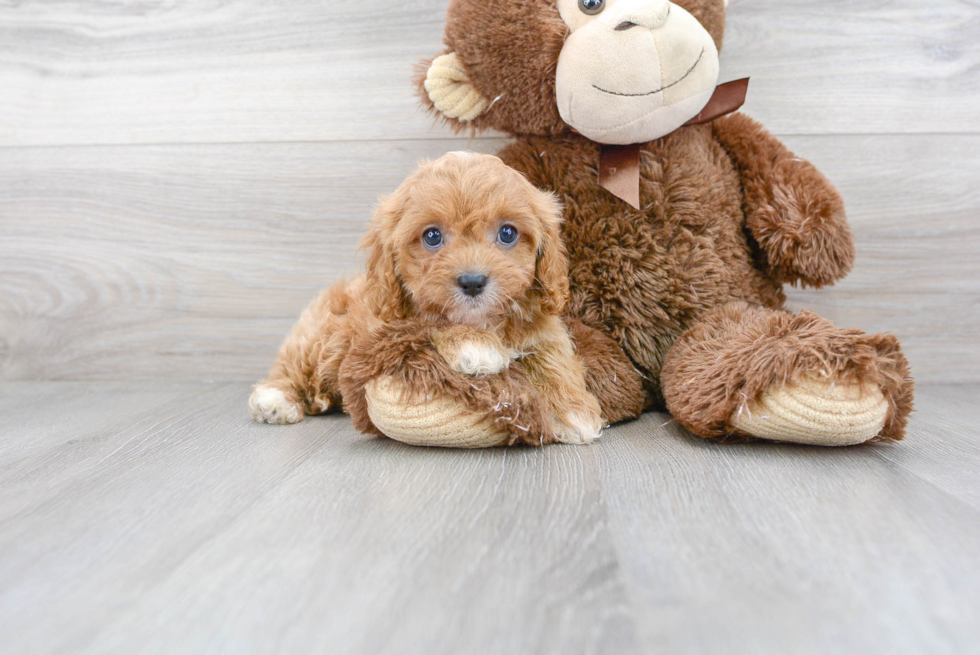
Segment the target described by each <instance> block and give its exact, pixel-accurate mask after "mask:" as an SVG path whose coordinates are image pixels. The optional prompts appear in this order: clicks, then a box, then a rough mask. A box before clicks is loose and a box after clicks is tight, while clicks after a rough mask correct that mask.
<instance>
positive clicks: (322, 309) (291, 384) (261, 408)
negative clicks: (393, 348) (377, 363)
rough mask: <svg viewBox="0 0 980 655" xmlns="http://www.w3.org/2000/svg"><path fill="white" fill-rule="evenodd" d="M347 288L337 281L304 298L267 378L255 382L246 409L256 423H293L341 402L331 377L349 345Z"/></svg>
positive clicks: (330, 408)
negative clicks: (315, 295)
mask: <svg viewBox="0 0 980 655" xmlns="http://www.w3.org/2000/svg"><path fill="white" fill-rule="evenodd" d="M349 302H350V297H349V295H348V287H347V285H346V284H345V283H338V284H336V285H334V286H332V287H330V288H328V289H325V290H324V291H323V292H321V293H320V296H319V297H318V298H317V299H316V300H314V301H313V302H312V303H310V306H309V307H307V309H306V311H305V312H303V315H302V316H301V317H300V319H299V321H298V322H297V323H296V325H295V326H294V327H293V330H292V332H291V333H290V334H289V336H288V337H286V340H285V341H284V342H283V344H282V346H281V347H280V349H279V354H278V356H277V358H276V363H275V364H274V365H273V367H272V371H271V372H270V373H269V377H268V379H266V380H264V381H262V382H260V383H259V384H257V385H256V386H255V389H254V391H253V392H252V395H251V397H250V398H249V402H248V407H249V412H250V413H251V415H252V418H254V419H255V420H256V421H259V422H260V423H274V424H289V423H299V422H300V421H302V420H303V417H304V416H306V415H310V416H313V415H315V414H324V413H326V412H329V411H331V410H339V409H340V407H341V399H340V386H339V383H338V380H337V376H338V373H339V371H340V364H341V362H342V361H343V358H344V356H345V355H346V354H347V351H348V350H349V348H350V321H349V317H348V315H347V308H348V304H349Z"/></svg>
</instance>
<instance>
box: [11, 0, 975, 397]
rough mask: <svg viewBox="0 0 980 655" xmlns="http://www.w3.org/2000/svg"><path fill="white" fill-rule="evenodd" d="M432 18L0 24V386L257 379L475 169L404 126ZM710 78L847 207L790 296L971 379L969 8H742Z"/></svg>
mask: <svg viewBox="0 0 980 655" xmlns="http://www.w3.org/2000/svg"><path fill="white" fill-rule="evenodd" d="M445 5H446V0H416V1H414V2H403V1H398V0H359V1H358V2H343V3H336V2H327V1H324V0H289V1H287V0H267V1H264V2H262V1H259V0H194V1H193V2H192V1H191V0H125V1H120V0H56V1H54V0H21V1H18V2H0V379H8V380H33V379H68V380H107V379H133V378H137V379H139V378H143V379H145V378H175V379H176V378H206V379H254V378H258V377H260V376H261V375H262V374H263V373H264V371H265V369H266V367H267V366H268V364H269V363H270V362H271V359H272V357H273V354H274V350H275V348H276V346H277V344H278V342H279V340H280V339H281V338H282V337H283V336H284V334H285V333H286V331H287V330H288V329H289V327H290V325H291V323H292V321H293V320H294V317H295V316H296V315H297V314H298V312H299V311H300V310H301V309H302V308H303V306H304V305H305V303H306V302H307V301H308V300H309V299H310V298H311V297H312V296H313V294H314V293H315V292H316V290H317V289H318V288H320V287H321V286H323V285H325V284H327V283H329V282H330V281H331V280H333V279H334V278H336V277H337V276H340V275H344V274H350V273H352V272H354V271H356V269H357V266H358V261H359V260H358V257H357V256H356V255H355V253H354V250H355V247H356V244H357V242H358V239H359V238H360V236H361V234H362V232H363V228H364V225H365V222H366V221H367V220H368V218H369V216H370V213H371V208H372V205H373V203H374V201H375V199H376V197H377V196H378V194H380V193H384V192H387V191H390V190H391V189H393V188H394V187H395V186H397V184H398V183H399V181H400V180H401V178H402V177H403V176H404V175H406V174H407V173H408V172H409V171H410V170H411V169H412V167H413V166H414V163H415V162H416V160H418V159H419V158H422V157H432V156H438V155H440V154H442V153H443V152H446V151H448V150H455V149H460V148H473V149H479V150H482V151H487V152H493V151H495V150H496V149H498V148H499V147H500V145H501V144H502V142H503V140H502V139H500V138H499V137H497V136H494V135H488V137H487V138H481V139H477V140H474V141H470V140H467V139H459V138H455V137H453V135H452V134H451V133H450V132H449V131H448V130H446V129H445V128H443V127H441V126H438V125H436V124H435V123H434V122H433V120H432V119H431V118H429V117H427V116H426V115H424V114H423V113H422V112H421V111H420V110H419V109H418V107H417V101H416V99H415V97H414V95H413V89H412V87H411V85H410V82H409V80H410V77H411V75H412V72H413V65H414V64H415V62H416V61H417V60H419V59H420V58H422V57H425V56H430V55H433V54H435V53H437V52H438V51H439V49H440V47H441V33H442V24H443V14H444V11H445ZM723 61H724V64H723V73H722V75H723V79H725V80H727V79H734V78H736V77H741V76H745V75H751V76H752V77H753V86H752V89H751V93H750V99H749V102H748V104H747V105H746V112H747V113H749V114H750V115H752V116H754V117H756V118H758V119H760V120H762V121H763V122H765V123H766V124H767V126H768V127H769V128H770V129H771V130H772V131H773V132H774V133H776V134H777V135H779V136H781V137H782V138H784V140H785V141H786V142H787V143H788V144H789V146H790V147H791V148H793V149H794V150H796V151H797V153H798V154H799V155H801V156H804V157H807V158H809V159H811V160H812V161H814V162H815V163H816V164H817V165H818V166H820V167H821V168H822V169H823V170H824V171H825V172H826V173H827V174H828V175H829V176H830V178H831V179H832V180H833V181H834V182H835V183H836V184H837V185H838V186H839V188H840V189H841V190H842V192H843V194H844V196H845V198H846V199H847V201H848V203H849V213H850V217H851V222H852V225H853V227H854V230H855V232H856V235H857V240H858V250H859V262H858V265H857V268H856V269H855V271H854V272H853V273H852V274H851V276H850V277H849V278H848V279H847V280H846V281H845V282H843V283H841V284H839V285H838V286H837V287H836V288H834V289H829V290H822V291H795V292H793V293H792V305H793V307H804V306H805V307H810V308H812V309H814V310H816V311H818V312H820V313H822V314H823V315H825V316H827V317H829V318H831V319H833V320H835V321H836V322H838V323H839V324H841V325H848V326H851V325H853V326H859V327H862V328H865V329H868V330H890V331H893V332H895V333H897V334H898V335H899V336H900V337H901V338H902V339H903V340H904V342H905V345H906V348H907V350H908V354H909V356H910V359H911V360H912V364H913V367H914V370H915V373H916V375H917V377H918V378H919V379H920V380H921V381H940V380H942V381H957V382H963V381H978V380H980V348H978V346H977V344H978V341H980V339H978V338H980V257H978V253H980V2H978V0H933V1H932V2H929V3H922V2H914V1H913V0H890V1H888V0H885V1H883V0H822V1H821V2H813V0H732V2H731V3H730V8H729V30H728V35H727V40H726V47H725V51H724V53H723Z"/></svg>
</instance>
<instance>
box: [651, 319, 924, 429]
mask: <svg viewBox="0 0 980 655" xmlns="http://www.w3.org/2000/svg"><path fill="white" fill-rule="evenodd" d="M801 371H804V372H812V373H816V374H819V375H822V376H825V377H827V378H828V379H832V380H836V381H839V382H842V383H861V382H867V381H871V382H874V383H876V384H877V385H878V386H879V387H880V388H881V390H882V393H883V394H884V396H885V399H886V400H887V401H888V404H889V406H890V408H891V411H890V413H889V420H888V422H887V423H886V424H885V427H884V428H883V429H882V431H881V434H880V435H879V440H881V441H895V440H897V439H901V438H902V435H903V434H904V431H905V426H906V417H907V416H908V413H909V411H911V409H912V391H913V386H912V384H911V381H910V379H909V370H908V363H907V362H906V361H905V358H904V357H903V356H902V354H901V351H900V350H899V346H898V340H897V339H896V338H895V337H894V336H892V335H889V334H875V335H868V334H864V333H863V332H861V331H860V330H854V329H849V330H848V329H841V328H837V327H834V325H833V324H831V323H830V321H827V320H826V319H823V318H820V317H819V316H817V315H816V314H814V313H813V312H807V311H804V312H801V313H800V314H798V315H795V316H794V315H793V314H791V313H789V312H786V311H781V310H773V309H767V308H765V307H759V306H753V305H749V304H746V303H732V304H729V305H725V306H723V307H719V308H717V309H715V310H712V311H711V312H708V313H707V314H705V315H704V316H703V317H702V318H701V320H700V321H699V322H698V324H697V326H696V327H694V328H693V329H691V330H689V331H688V332H687V333H686V334H684V336H682V337H681V338H680V339H678V341H677V343H676V344H674V347H673V348H671V350H670V353H669V355H668V356H667V361H666V362H665V364H664V370H663V379H664V394H665V395H666V397H667V404H668V405H669V406H670V408H671V412H672V413H673V415H674V418H676V419H677V420H678V421H679V422H680V423H681V424H682V425H684V426H685V427H687V428H688V429H689V430H691V431H692V432H694V433H696V434H700V435H702V436H706V437H715V438H718V439H723V440H724V439H725V438H726V437H728V436H729V435H733V436H734V437H736V438H738V437H744V436H747V435H739V434H737V431H736V430H735V429H734V427H733V426H732V419H733V418H734V416H735V414H736V413H737V411H738V410H739V409H741V408H743V407H745V406H746V405H748V403H749V401H750V400H752V399H754V398H757V397H758V396H759V395H760V394H761V393H762V392H763V391H765V390H766V389H768V388H769V387H770V386H771V385H772V384H774V383H786V382H788V381H792V380H793V379H794V378H795V377H796V376H797V375H798V374H799V373H800V372H801Z"/></svg>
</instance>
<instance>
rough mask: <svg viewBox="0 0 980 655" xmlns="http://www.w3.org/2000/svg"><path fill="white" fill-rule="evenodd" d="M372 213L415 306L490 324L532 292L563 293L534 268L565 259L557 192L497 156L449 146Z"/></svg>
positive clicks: (522, 307) (519, 307)
mask: <svg viewBox="0 0 980 655" xmlns="http://www.w3.org/2000/svg"><path fill="white" fill-rule="evenodd" d="M386 207H387V209H388V211H385V208H386ZM379 217H380V223H382V224H381V225H378V226H377V228H378V230H379V236H380V239H381V240H383V241H386V242H387V244H388V246H389V249H390V253H391V259H392V261H393V265H394V268H395V276H396V277H397V278H398V279H399V281H400V284H401V286H402V287H403V289H404V292H405V294H406V295H407V301H408V302H409V303H410V304H411V305H412V306H413V307H414V309H415V310H416V311H417V312H419V313H431V314H436V315H439V316H444V317H445V318H447V319H448V320H450V321H452V322H453V323H463V324H469V325H488V324H490V323H493V322H496V321H499V320H500V319H502V318H504V317H505V316H507V315H508V314H510V313H523V312H526V311H527V305H528V303H527V301H528V300H529V299H533V298H534V297H535V296H536V294H540V295H541V296H542V302H541V303H539V307H540V306H544V305H546V304H547V301H546V300H545V299H546V298H552V297H553V292H555V291H557V293H558V294H559V296H561V297H562V298H563V297H564V296H563V294H564V293H565V292H566V291H567V286H565V285H567V282H565V283H564V285H563V284H562V283H561V281H559V282H558V283H557V285H558V287H559V288H558V289H557V290H547V289H545V288H544V286H543V285H545V284H551V283H553V282H552V281H551V280H544V279H542V275H541V274H542V262H543V260H547V261H546V262H545V263H546V264H547V265H549V266H551V265H557V266H559V267H560V268H564V267H565V266H566V265H565V260H564V254H563V252H562V251H561V246H560V242H559V240H558V236H557V235H558V225H559V222H560V216H559V212H558V207H557V204H556V202H555V200H554V199H553V197H552V196H550V195H549V194H546V193H544V192H541V191H539V190H537V189H535V188H534V187H533V186H532V185H531V184H530V183H528V182H527V181H526V180H525V179H524V178H523V177H522V176H521V175H520V174H519V173H517V172H516V171H514V170H512V169H510V168H508V167H507V166H505V165H504V164H503V162H501V161H500V160H499V159H497V158H496V157H491V156H487V155H478V154H474V153H453V154H450V155H447V156H445V157H443V158H441V159H439V160H437V161H435V162H432V163H428V164H424V165H423V166H422V167H421V168H420V169H419V171H418V172H417V173H416V174H415V175H413V176H412V177H410V178H409V179H408V180H407V181H406V182H405V184H403V185H402V187H401V188H400V189H399V190H398V191H397V192H396V193H395V194H394V195H393V196H392V197H390V198H388V199H387V200H386V201H385V203H384V204H383V205H382V211H380V212H379ZM385 223H387V225H384V224H385ZM546 256H547V257H546ZM555 260H557V261H555ZM561 277H562V280H564V277H565V272H564V270H562V272H561ZM558 304H560V302H559V303H558ZM549 309H554V308H552V307H549Z"/></svg>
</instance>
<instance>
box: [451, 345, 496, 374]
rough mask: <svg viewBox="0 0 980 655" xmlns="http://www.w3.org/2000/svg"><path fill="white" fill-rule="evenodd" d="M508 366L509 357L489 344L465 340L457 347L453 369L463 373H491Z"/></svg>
mask: <svg viewBox="0 0 980 655" xmlns="http://www.w3.org/2000/svg"><path fill="white" fill-rule="evenodd" d="M508 366H510V359H509V358H507V357H504V355H503V354H502V353H501V352H500V351H499V350H497V349H496V348H492V347H490V346H487V345H484V344H481V343H476V342H475V341H467V342H466V343H464V344H463V345H462V346H460V348H459V353H458V354H457V358H456V361H455V362H454V363H453V364H452V367H453V370H455V371H458V372H460V373H462V374H463V375H493V374H495V373H500V372H501V371H502V370H504V369H505V368H507V367H508Z"/></svg>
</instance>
